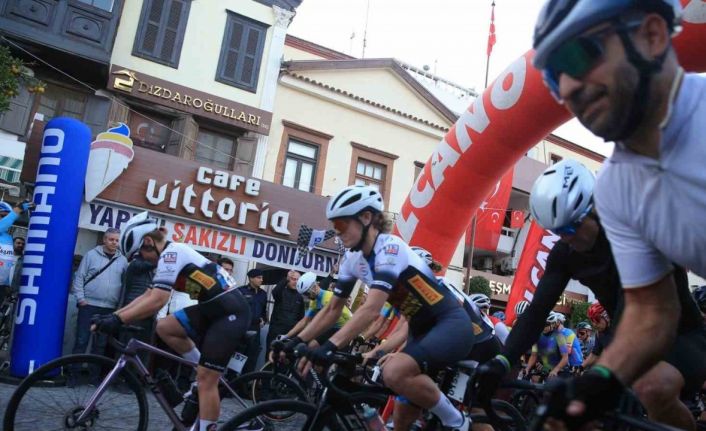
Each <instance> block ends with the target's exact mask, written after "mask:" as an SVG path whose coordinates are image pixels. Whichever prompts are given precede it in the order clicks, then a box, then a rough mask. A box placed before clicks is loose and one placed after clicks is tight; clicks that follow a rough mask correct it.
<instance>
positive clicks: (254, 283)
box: [231, 266, 267, 374]
mask: <svg viewBox="0 0 706 431" xmlns="http://www.w3.org/2000/svg"><path fill="white" fill-rule="evenodd" d="M231 268H232V266H231ZM262 276H263V272H262V270H261V269H257V268H253V269H251V270H250V271H248V284H246V285H244V286H240V287H238V291H239V292H240V293H241V294H242V295H243V296H244V297H245V299H247V300H248V304H250V316H251V321H250V327H249V328H248V330H249V331H255V332H257V336H256V337H250V339H249V340H250V342H249V344H248V346H247V350H246V353H245V354H246V356H247V357H248V361H247V362H246V363H245V367H243V374H245V373H249V372H251V371H253V369H254V368H255V364H256V363H257V357H258V355H259V354H260V328H262V327H263V326H264V325H265V323H267V293H266V292H265V291H264V290H262V289H261V288H260V286H262V280H263V277H262Z"/></svg>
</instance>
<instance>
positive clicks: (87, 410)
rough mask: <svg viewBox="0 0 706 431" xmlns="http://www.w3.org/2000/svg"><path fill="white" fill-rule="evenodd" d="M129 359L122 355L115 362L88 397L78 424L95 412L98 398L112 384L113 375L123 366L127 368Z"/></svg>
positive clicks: (78, 418)
mask: <svg viewBox="0 0 706 431" xmlns="http://www.w3.org/2000/svg"><path fill="white" fill-rule="evenodd" d="M126 363H127V361H126V360H125V358H124V357H122V356H121V357H120V358H119V359H118V362H117V363H116V364H115V366H114V367H113V369H112V370H110V372H109V373H108V375H107V376H106V377H105V379H103V381H102V382H101V384H100V385H98V388H97V389H96V391H95V392H94V393H93V395H91V398H89V399H88V403H86V406H85V407H84V409H83V412H81V414H80V415H79V416H78V417H77V418H76V424H82V423H84V422H85V421H86V420H87V419H88V418H89V417H90V415H91V414H92V413H93V409H94V408H95V407H96V404H97V403H98V400H99V399H100V397H101V396H103V394H104V393H105V390H106V388H107V387H108V385H109V384H110V382H111V381H112V380H113V377H114V376H116V375H117V374H118V373H120V372H121V371H122V370H123V368H125V364H126Z"/></svg>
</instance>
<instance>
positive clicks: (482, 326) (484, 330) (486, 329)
mask: <svg viewBox="0 0 706 431" xmlns="http://www.w3.org/2000/svg"><path fill="white" fill-rule="evenodd" d="M437 279H438V280H439V281H440V282H441V283H443V284H444V285H445V286H446V287H447V288H448V289H449V291H450V292H451V293H452V294H453V295H454V296H455V297H456V300H458V302H459V303H460V304H461V305H463V309H464V310H466V313H467V314H468V317H470V318H471V327H472V328H473V334H474V335H475V336H476V341H475V342H476V345H477V344H480V343H483V342H484V341H488V340H490V339H491V338H493V337H494V336H495V328H493V326H492V325H491V324H489V323H488V322H487V321H486V320H485V319H484V318H483V317H484V316H483V313H482V312H481V311H480V308H478V306H477V305H476V304H475V302H473V301H471V300H470V298H469V297H468V295H466V294H465V293H464V292H461V291H460V290H458V289H456V288H455V287H454V285H453V284H452V283H449V282H447V281H446V280H445V279H444V278H443V277H437Z"/></svg>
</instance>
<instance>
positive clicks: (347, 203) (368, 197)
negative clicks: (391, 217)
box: [326, 185, 384, 220]
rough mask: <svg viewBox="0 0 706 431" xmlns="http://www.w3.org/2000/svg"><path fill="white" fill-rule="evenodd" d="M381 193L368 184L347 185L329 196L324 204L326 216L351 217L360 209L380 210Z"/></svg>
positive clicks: (381, 207) (329, 217)
mask: <svg viewBox="0 0 706 431" xmlns="http://www.w3.org/2000/svg"><path fill="white" fill-rule="evenodd" d="M383 208H384V205H383V203H382V195H381V194H380V192H379V191H377V189H375V188H374V187H370V186H362V185H353V186H348V187H346V188H344V189H343V190H341V191H340V192H338V193H337V194H336V195H335V196H333V197H332V198H331V200H330V201H329V203H328V205H327V206H326V218H328V219H329V220H333V219H335V218H339V217H352V216H355V215H357V214H359V213H361V212H362V211H365V210H369V211H372V212H375V213H379V212H382V211H383Z"/></svg>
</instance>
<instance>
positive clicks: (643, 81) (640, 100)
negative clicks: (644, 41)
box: [606, 28, 669, 141]
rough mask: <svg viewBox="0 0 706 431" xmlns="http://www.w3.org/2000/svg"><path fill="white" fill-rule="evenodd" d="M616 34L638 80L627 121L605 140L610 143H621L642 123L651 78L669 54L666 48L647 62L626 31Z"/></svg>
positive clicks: (622, 30)
mask: <svg viewBox="0 0 706 431" xmlns="http://www.w3.org/2000/svg"><path fill="white" fill-rule="evenodd" d="M617 34H618V36H619V37H620V40H621V42H622V43H623V48H624V49H625V53H626V55H627V58H628V61H629V62H630V64H632V65H633V66H634V67H635V68H636V69H637V72H638V74H639V79H640V80H639V82H638V85H637V89H636V90H635V93H634V94H633V98H632V106H631V107H630V112H628V116H627V120H626V121H625V123H623V127H622V128H621V129H620V131H618V133H616V135H615V136H610V137H609V138H608V139H606V140H611V141H623V140H625V139H627V138H629V137H630V136H632V135H633V134H634V133H635V131H636V130H637V129H638V127H640V125H641V124H642V122H643V121H644V119H645V114H646V112H647V106H648V102H649V98H650V84H651V83H652V77H653V76H654V75H656V74H657V73H659V72H660V71H661V70H662V66H663V64H664V60H665V59H666V58H667V53H668V52H669V48H667V49H665V50H664V52H663V53H662V54H660V55H659V56H658V57H657V58H655V59H654V60H652V61H649V60H647V59H645V58H644V57H643V56H642V54H640V53H639V52H638V51H637V48H635V44H634V43H633V41H632V39H631V38H630V34H629V30H628V29H625V28H621V29H619V30H618V31H617Z"/></svg>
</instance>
